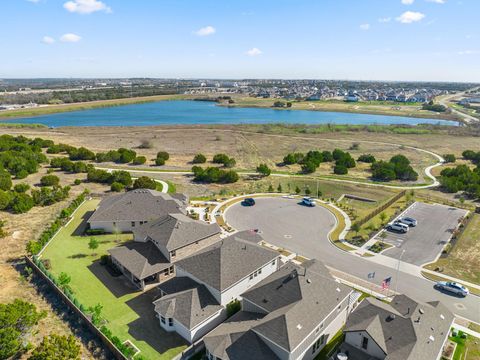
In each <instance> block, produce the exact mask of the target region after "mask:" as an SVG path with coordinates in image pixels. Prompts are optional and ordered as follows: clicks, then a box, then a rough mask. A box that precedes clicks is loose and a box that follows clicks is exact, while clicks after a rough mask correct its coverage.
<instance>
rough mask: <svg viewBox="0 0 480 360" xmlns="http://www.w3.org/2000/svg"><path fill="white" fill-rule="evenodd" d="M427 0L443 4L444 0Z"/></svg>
mask: <svg viewBox="0 0 480 360" xmlns="http://www.w3.org/2000/svg"><path fill="white" fill-rule="evenodd" d="M427 1H428V2H431V3H435V4H445V3H446V2H447V1H446V0H427Z"/></svg>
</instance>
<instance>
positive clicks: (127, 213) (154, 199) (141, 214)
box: [88, 189, 186, 223]
mask: <svg viewBox="0 0 480 360" xmlns="http://www.w3.org/2000/svg"><path fill="white" fill-rule="evenodd" d="M181 198H182V195H176V196H175V197H172V196H170V195H169V194H165V193H161V192H159V191H155V190H149V189H136V190H132V191H129V192H126V193H124V194H118V195H112V196H109V197H107V198H104V199H102V201H100V204H99V205H98V208H97V210H95V212H94V213H93V214H92V216H91V217H90V218H89V219H88V222H89V223H90V222H94V221H149V220H152V219H156V218H159V217H161V216H164V215H166V214H170V213H184V212H185V207H186V201H182V200H180V199H181Z"/></svg>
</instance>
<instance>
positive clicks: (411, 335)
mask: <svg viewBox="0 0 480 360" xmlns="http://www.w3.org/2000/svg"><path fill="white" fill-rule="evenodd" d="M453 319H454V316H453V314H452V313H451V312H450V311H449V310H448V309H447V308H446V307H445V306H444V305H443V304H441V303H440V302H438V301H432V302H427V303H420V302H417V301H415V300H413V299H411V298H409V297H408V296H406V295H397V296H395V297H394V298H393V300H392V301H391V302H390V303H384V302H382V301H379V300H377V299H375V298H367V299H365V300H364V301H363V302H362V303H361V304H360V305H359V306H358V307H357V309H356V310H355V311H354V312H353V313H352V314H351V315H350V316H349V318H348V321H347V324H346V327H345V343H344V344H342V345H341V347H340V348H341V351H342V352H344V353H348V356H349V359H352V360H363V359H368V360H418V359H421V360H437V359H440V358H441V355H442V349H443V347H444V345H445V342H446V340H447V338H448V335H449V333H450V328H451V326H452V322H453Z"/></svg>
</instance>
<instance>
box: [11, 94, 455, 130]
mask: <svg viewBox="0 0 480 360" xmlns="http://www.w3.org/2000/svg"><path fill="white" fill-rule="evenodd" d="M8 121H10V122H14V123H23V124H44V125H47V126H49V127H60V126H147V125H192V124H196V125H200V124H267V123H284V124H357V125H372V124H409V125H417V124H441V125H457V123H456V122H453V121H446V120H437V119H419V118H409V117H402V116H385V115H367V114H352V113H340V112H322V111H308V110H275V109H265V108H229V107H223V106H217V105H216V104H215V103H213V102H205V101H183V100H178V101H177V100H175V101H173V100H172V101H159V102H152V103H144V104H132V105H122V106H114V107H106V108H98V109H91V110H81V111H73V112H66V113H57V114H51V115H43V116H35V117H30V118H21V119H14V120H8Z"/></svg>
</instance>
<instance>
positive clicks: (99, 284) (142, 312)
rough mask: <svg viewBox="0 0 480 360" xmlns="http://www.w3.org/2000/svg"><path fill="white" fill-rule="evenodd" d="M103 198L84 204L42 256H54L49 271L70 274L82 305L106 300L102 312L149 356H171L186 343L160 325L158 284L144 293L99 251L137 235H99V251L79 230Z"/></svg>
mask: <svg viewBox="0 0 480 360" xmlns="http://www.w3.org/2000/svg"><path fill="white" fill-rule="evenodd" d="M98 203H99V200H89V201H87V202H85V203H84V204H83V205H82V206H80V207H79V208H78V210H77V212H76V213H75V215H74V219H73V220H72V221H71V222H70V223H69V224H68V225H67V226H66V227H64V228H62V229H61V230H60V231H59V233H58V234H57V235H56V236H55V238H54V239H53V240H52V241H51V242H50V244H49V245H48V246H47V248H46V249H45V251H44V252H43V254H42V256H41V258H42V259H49V260H50V261H51V270H50V271H51V272H52V273H53V274H54V275H55V276H57V277H58V275H59V274H60V273H61V272H65V273H67V274H68V275H70V276H71V278H72V280H71V283H70V285H71V287H72V289H73V291H74V293H75V296H76V298H77V299H78V300H79V301H80V302H81V303H82V304H83V305H85V306H86V307H89V306H93V305H95V304H97V303H100V304H102V305H103V310H102V317H103V318H104V319H105V320H106V321H107V324H106V326H107V327H108V328H110V329H111V330H112V332H113V334H114V335H116V336H118V337H119V338H120V339H121V340H122V341H124V340H127V339H130V340H131V341H132V342H133V343H134V344H135V346H137V347H138V348H139V349H140V350H141V354H142V355H143V356H145V357H146V358H148V359H170V358H172V357H173V356H175V355H176V354H178V353H179V352H181V351H182V350H183V349H184V348H185V347H186V344H185V342H184V341H183V340H182V339H181V338H180V337H178V335H176V334H172V333H166V332H164V331H163V330H161V328H160V326H159V324H158V320H157V319H156V318H155V316H154V315H155V313H154V311H153V305H152V301H153V298H154V296H155V295H156V293H155V289H154V290H150V291H147V292H145V293H142V292H140V291H134V290H133V289H132V288H131V287H130V286H128V283H127V282H126V279H125V278H124V277H123V276H120V277H114V276H112V275H111V274H110V273H109V272H108V271H107V269H106V268H105V267H104V266H102V265H100V263H99V259H100V256H101V255H104V254H106V253H107V250H108V249H110V248H112V247H114V246H116V245H118V244H120V243H122V242H124V241H128V240H131V238H132V235H130V234H121V235H101V236H95V238H96V239H97V240H99V242H100V246H99V247H98V249H96V250H95V251H92V250H90V249H89V248H88V242H89V240H90V238H91V237H90V236H79V234H81V233H83V230H84V227H85V220H86V219H87V218H88V216H90V214H91V212H92V211H93V210H94V209H95V208H96V206H97V205H98ZM93 253H95V255H93Z"/></svg>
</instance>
